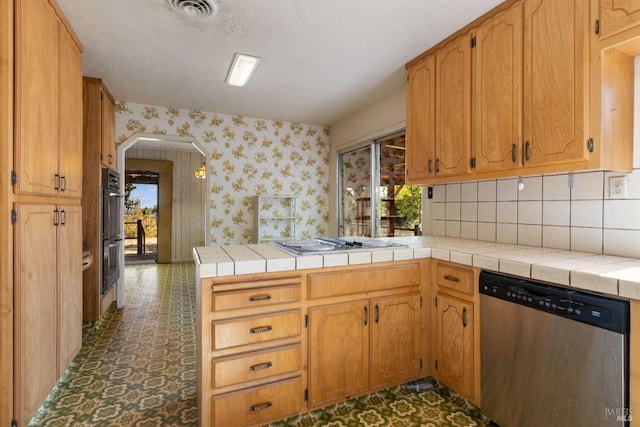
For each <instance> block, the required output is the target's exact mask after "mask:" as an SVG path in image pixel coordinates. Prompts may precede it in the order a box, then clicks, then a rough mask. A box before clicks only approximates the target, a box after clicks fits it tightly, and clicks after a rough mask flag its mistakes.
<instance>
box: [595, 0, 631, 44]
mask: <svg viewBox="0 0 640 427" xmlns="http://www.w3.org/2000/svg"><path fill="white" fill-rule="evenodd" d="M638 24H640V0H600V38H601V39H603V38H606V37H609V36H612V35H614V34H617V33H619V32H621V31H624V30H626V29H627V28H631V27H635V26H637V25H638Z"/></svg>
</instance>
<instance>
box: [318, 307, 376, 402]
mask: <svg viewBox="0 0 640 427" xmlns="http://www.w3.org/2000/svg"><path fill="white" fill-rule="evenodd" d="M369 317H370V316H369V301H368V300H360V301H355V302H350V303H345V304H336V305H330V306H323V307H315V308H311V309H309V382H310V384H309V405H310V406H311V407H318V406H320V405H321V404H326V403H329V402H332V401H338V400H342V399H345V398H348V397H350V396H354V395H357V394H360V393H364V392H366V391H367V390H368V389H369V326H368V324H369Z"/></svg>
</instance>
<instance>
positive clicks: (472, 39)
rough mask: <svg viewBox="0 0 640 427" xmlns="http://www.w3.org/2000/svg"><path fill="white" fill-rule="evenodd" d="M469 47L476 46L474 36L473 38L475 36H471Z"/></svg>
mask: <svg viewBox="0 0 640 427" xmlns="http://www.w3.org/2000/svg"><path fill="white" fill-rule="evenodd" d="M471 47H476V38H475V36H474V37H471Z"/></svg>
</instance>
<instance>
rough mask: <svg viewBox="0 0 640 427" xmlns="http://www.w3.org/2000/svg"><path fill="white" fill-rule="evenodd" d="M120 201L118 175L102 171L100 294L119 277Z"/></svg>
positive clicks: (113, 172) (120, 241)
mask: <svg viewBox="0 0 640 427" xmlns="http://www.w3.org/2000/svg"><path fill="white" fill-rule="evenodd" d="M121 199H122V195H121V194H120V175H119V174H118V172H115V171H112V170H111V169H102V284H101V289H100V290H101V293H102V294H104V293H106V292H107V291H108V290H109V289H111V287H113V286H114V285H115V284H116V282H117V281H118V278H119V277H120V268H119V263H120V252H121V251H122V250H123V248H122V246H123V243H124V242H123V240H122V236H121V230H120V228H121V224H122V219H121V215H120V205H121Z"/></svg>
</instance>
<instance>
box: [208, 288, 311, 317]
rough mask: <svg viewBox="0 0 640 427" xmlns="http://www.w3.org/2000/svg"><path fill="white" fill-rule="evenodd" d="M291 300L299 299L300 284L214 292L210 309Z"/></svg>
mask: <svg viewBox="0 0 640 427" xmlns="http://www.w3.org/2000/svg"><path fill="white" fill-rule="evenodd" d="M293 301H300V285H290V286H277V287H270V288H258V289H244V290H241V291H228V292H214V293H213V297H212V307H211V309H212V310H213V311H223V310H233V309H236V308H249V307H263V306H268V305H273V304H281V303H285V302H293Z"/></svg>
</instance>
